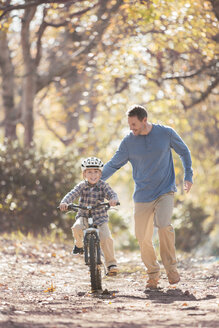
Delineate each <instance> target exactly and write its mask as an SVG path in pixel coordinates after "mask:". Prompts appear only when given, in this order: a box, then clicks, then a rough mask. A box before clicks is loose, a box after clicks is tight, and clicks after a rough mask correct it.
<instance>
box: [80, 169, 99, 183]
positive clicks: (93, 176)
mask: <svg viewBox="0 0 219 328" xmlns="http://www.w3.org/2000/svg"><path fill="white" fill-rule="evenodd" d="M101 175H102V172H101V171H100V170H98V169H86V170H85V171H84V179H86V180H87V181H88V182H89V183H90V184H96V183H97V182H98V181H99V180H100V178H101Z"/></svg>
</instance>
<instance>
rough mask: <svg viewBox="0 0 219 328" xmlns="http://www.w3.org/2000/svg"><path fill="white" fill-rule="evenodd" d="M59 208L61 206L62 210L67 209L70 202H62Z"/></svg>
mask: <svg viewBox="0 0 219 328" xmlns="http://www.w3.org/2000/svg"><path fill="white" fill-rule="evenodd" d="M59 208H60V210H61V211H67V209H68V204H67V203H61V204H60V205H59Z"/></svg>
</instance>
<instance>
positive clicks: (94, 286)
mask: <svg viewBox="0 0 219 328" xmlns="http://www.w3.org/2000/svg"><path fill="white" fill-rule="evenodd" d="M116 205H120V203H117V204H116ZM101 206H105V208H106V210H108V209H109V208H110V204H109V203H108V202H103V203H99V204H97V205H95V206H80V205H77V204H73V203H71V204H69V205H68V210H73V211H75V212H77V211H78V210H79V209H83V210H88V216H87V217H86V219H87V224H88V227H87V228H86V229H85V230H84V260H85V264H86V265H88V266H89V268H90V282H91V291H92V292H98V291H101V290H102V278H101V265H102V261H101V248H100V238H99V229H98V226H96V225H95V224H94V222H93V218H92V214H91V212H92V210H95V209H96V208H98V207H101Z"/></svg>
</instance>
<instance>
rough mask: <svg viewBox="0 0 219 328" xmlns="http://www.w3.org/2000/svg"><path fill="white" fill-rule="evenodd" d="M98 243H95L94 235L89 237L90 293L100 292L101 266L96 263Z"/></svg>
mask: <svg viewBox="0 0 219 328" xmlns="http://www.w3.org/2000/svg"><path fill="white" fill-rule="evenodd" d="M98 247H100V246H99V243H97V242H96V238H95V236H94V235H92V234H91V235H90V240H89V253H90V279H91V290H92V292H95V291H98V290H102V283H101V265H100V264H98V263H97V252H98Z"/></svg>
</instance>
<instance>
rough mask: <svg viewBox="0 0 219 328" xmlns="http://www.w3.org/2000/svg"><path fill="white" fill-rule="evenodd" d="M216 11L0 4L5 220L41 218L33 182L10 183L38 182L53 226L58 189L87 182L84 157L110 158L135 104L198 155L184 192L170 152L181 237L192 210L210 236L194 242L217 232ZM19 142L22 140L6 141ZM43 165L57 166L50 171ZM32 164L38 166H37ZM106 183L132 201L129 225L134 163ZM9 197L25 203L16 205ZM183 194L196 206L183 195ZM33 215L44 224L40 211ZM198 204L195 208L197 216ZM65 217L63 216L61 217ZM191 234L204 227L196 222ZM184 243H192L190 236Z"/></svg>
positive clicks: (73, 2) (150, 4) (127, 4)
mask: <svg viewBox="0 0 219 328" xmlns="http://www.w3.org/2000/svg"><path fill="white" fill-rule="evenodd" d="M218 8H219V6H218V1H217V0H209V1H207V0H206V1H202V0H196V1H191V0H178V1H177V0H169V1H164V0H145V1H140V0H139V1H137V0H133V1H131V0H108V1H106V0H97V1H89V0H86V1H85V0H69V1H67V0H65V1H64V0H63V1H43V0H31V1H27V0H24V1H9V0H6V1H1V4H0V72H1V73H0V83H1V99H0V108H1V109H2V110H1V112H0V119H1V122H0V137H1V143H2V147H3V149H4V152H2V153H1V162H0V163H1V170H2V171H1V187H2V188H1V192H2V194H1V196H2V197H1V206H2V207H1V212H2V213H4V215H3V214H2V215H3V216H2V217H4V218H5V219H4V220H5V221H4V222H8V223H9V222H12V220H13V219H12V218H14V221H15V222H16V224H17V223H18V222H22V220H25V222H26V223H25V224H24V230H25V229H26V230H28V229H31V224H32V223H33V222H35V221H34V220H35V219H31V220H30V216H29V215H30V214H29V212H28V211H29V210H30V212H31V211H32V210H31V209H30V208H31V205H30V204H32V203H31V202H32V200H31V201H28V204H29V205H28V204H26V205H25V206H26V207H25V206H24V207H25V209H24V208H23V209H22V210H21V207H22V205H21V204H22V202H23V201H25V199H26V200H27V199H28V193H29V191H28V192H27V193H25V192H24V193H23V196H22V197H23V198H19V197H21V194H22V193H20V192H18V191H14V193H13V192H12V190H11V189H13V187H15V186H16V185H17V188H18V189H20V188H21V189H20V190H23V189H25V188H27V185H28V183H27V181H30V180H31V181H32V182H33V185H32V186H31V187H30V188H32V191H34V190H36V191H37V194H36V195H37V196H35V197H36V199H35V200H36V202H35V201H34V202H33V204H34V205H35V206H37V207H39V208H43V206H42V203H44V205H46V203H45V202H47V200H48V202H49V205H48V210H47V211H46V212H47V214H48V213H50V214H51V217H50V214H48V216H47V219H45V220H44V223H45V227H50V226H51V223H53V222H56V223H54V224H57V217H58V215H59V214H55V213H54V209H55V208H56V205H57V202H59V200H60V196H61V194H62V195H63V194H65V193H66V192H67V191H68V190H69V187H70V185H71V186H73V185H74V183H75V182H76V181H77V178H79V179H80V173H79V172H80V171H79V170H78V162H79V158H81V157H85V156H89V155H94V154H95V155H96V156H100V157H101V158H102V159H103V160H104V161H107V160H108V159H110V157H111V155H112V154H113V153H114V151H115V150H116V148H117V146H118V144H119V142H120V140H121V138H122V137H123V136H124V135H125V133H126V132H127V131H128V127H127V123H126V117H125V112H126V110H127V108H128V107H129V106H131V105H133V104H134V103H139V104H142V105H144V106H146V107H147V108H148V111H149V119H150V120H151V121H153V122H154V123H161V124H166V125H170V126H172V127H173V128H175V129H176V130H177V131H178V132H179V134H180V135H181V136H182V137H183V139H184V140H185V141H186V143H187V145H188V146H189V148H190V150H191V153H192V159H193V167H194V182H195V184H194V187H193V190H192V192H191V194H190V195H189V196H185V195H184V194H183V190H182V178H183V170H182V166H181V163H180V160H179V158H178V157H177V156H174V160H175V165H176V180H177V186H178V193H177V195H176V197H177V199H176V205H177V207H176V214H175V215H176V216H177V217H176V220H178V221H177V227H178V229H181V232H182V234H184V230H183V229H184V228H185V222H187V219H185V215H184V214H183V213H185V212H186V213H190V214H189V220H190V222H191V223H192V222H193V223H194V221H193V220H195V222H196V221H197V222H198V224H199V227H200V229H202V231H204V232H205V233H204V232H203V234H205V235H206V236H207V238H204V239H203V238H202V239H201V240H199V241H198V242H197V243H194V242H191V247H190V249H192V248H195V247H197V245H200V244H201V243H202V241H205V242H206V241H208V240H215V238H216V237H215V236H217V235H218V233H219V228H218V223H219V217H218V215H219V214H218V213H219V211H218V189H219V188H218V185H219V182H218V179H217V177H218V162H219V158H218V140H219V138H218V129H219V127H218V119H219V118H218V82H219V74H218V42H219V32H218V16H219V9H218ZM13 140H14V141H15V144H14V145H10V142H11V141H13ZM9 145H10V148H9ZM15 145H16V146H15ZM13 147H15V148H13ZM16 147H19V148H16ZM22 148H23V149H24V154H23V155H22V156H24V155H25V156H27V157H28V156H30V158H29V159H27V158H26V159H25V160H24V161H23V159H22V157H21V158H19V154H20V152H22ZM18 149H19V150H18ZM29 152H30V153H29ZM38 153H39V154H38ZM40 153H41V155H40ZM54 154H55V155H54ZM70 155H71V156H70ZM11 156H12V157H11ZM32 156H36V158H35V157H34V159H32ZM37 156H38V157H37ZM40 156H41V157H40ZM54 156H55V158H54ZM9 157H10V158H9ZM17 157H18V158H17ZM12 158H13V160H12ZM39 158H41V161H39ZM46 158H47V159H46ZM48 158H50V159H48ZM62 159H63V161H62V165H59V166H58V167H55V169H54V161H56V162H57V163H60V161H61V160H62ZM26 160H28V161H29V169H28V170H29V171H28V173H27V166H26V165H25V164H24V163H25V161H26ZM43 162H45V163H49V164H47V165H48V170H49V172H47V173H45V176H44V175H43V173H42V172H44V171H43ZM65 162H66V164H65ZM9 163H10V164H9ZM16 163H19V164H16ZM52 163H53V164H52ZM69 163H71V165H70V164H69ZM16 165H18V167H17V168H16ZM57 165H58V164H57ZM9 168H10V170H9V172H8V176H6V175H5V174H6V173H5V169H9ZM33 169H35V170H36V172H38V173H36V174H35V175H33V173H31V170H33ZM13 170H14V171H13ZM50 170H51V171H50ZM66 170H67V171H68V174H67V175H68V178H67V177H66ZM61 171H63V176H62V177H61ZM6 172H7V170H6ZM24 172H26V173H25V174H27V177H26V178H24V175H25V174H24ZM40 173H42V175H43V177H42V176H41V179H42V180H43V181H44V179H46V176H48V181H47V182H46V184H45V188H44V187H40V186H41V182H40V184H39V185H36V181H41V180H40V179H38V178H37V176H38V174H40ZM2 174H3V175H2ZM17 174H18V175H20V178H19V183H18V182H16V181H17V180H16V176H17ZM29 174H30V175H29ZM69 174H70V175H72V178H70V177H69ZM22 176H23V178H22ZM3 177H4V178H3ZM65 177H66V178H65ZM70 180H71V181H70ZM9 181H11V182H9ZM58 181H62V182H58ZM69 181H70V182H71V183H70V184H69ZM109 181H110V182H111V184H112V185H113V186H114V188H115V189H116V190H117V192H118V193H119V196H120V198H121V203H122V204H125V205H123V206H121V210H120V214H121V216H122V217H123V218H124V221H125V222H126V224H127V225H128V226H130V227H131V229H132V225H133V222H132V204H131V195H132V192H133V183H132V180H131V170H130V166H129V165H127V166H126V167H124V168H123V169H121V170H120V171H119V172H118V173H117V174H115V176H113V177H112V178H111V179H110V180H109ZM37 183H38V182H37ZM46 185H47V186H48V190H47V189H46ZM55 185H56V186H57V187H55V188H52V187H53V186H55ZM49 186H50V187H49ZM22 188H23V189H22ZM50 188H51V189H50ZM59 189H60V190H61V192H58V190H59ZM51 190H53V191H52V192H51ZM47 193H49V194H50V195H51V197H52V198H51V199H50V198H49V197H47V196H46V194H47ZM53 193H54V194H53ZM18 194H19V195H20V196H19V197H18V196H17V195H18ZM8 195H10V196H8ZM15 195H16V196H15ZM52 195H53V196H52ZM10 197H11V202H13V201H14V199H15V198H16V202H15V201H14V203H15V204H18V203H19V206H18V205H16V206H17V207H16V206H15V205H13V206H11V205H10V201H9V199H10ZM187 198H189V200H190V201H191V203H188V202H185V199H187ZM52 199H53V201H52ZM43 200H44V201H43ZM7 202H8V203H7ZM127 204H129V205H128V206H127ZM183 204H185V205H183ZM46 206H47V205H46ZM182 206H184V208H183V209H181V207H182ZM18 207H19V208H20V210H19V211H20V212H19V213H20V214H19V215H18V216H17V211H18ZM187 207H189V210H188V208H187ZM179 209H181V210H180V211H179ZM25 211H26V212H25ZM44 212H45V209H43V210H42V213H44ZM27 213H28V214H27ZM34 213H35V215H36V218H37V217H38V218H39V222H40V220H41V218H40V217H41V216H42V213H41V212H37V211H35V212H34ZM36 213H38V214H36ZM193 213H199V215H198V216H196V218H195V219H194V215H193ZM200 213H202V214H200ZM199 216H200V221H199V220H198V217H199ZM6 217H7V219H6ZM10 217H11V219H10ZM25 217H26V218H27V219H25ZM177 218H178V219H177ZM202 218H203V219H202ZM19 220H20V221H19ZM28 220H29V221H28ZM27 221H28V222H29V223H28V224H27ZM31 222H32V223H31ZM61 222H64V221H63V220H62V218H60V222H59V223H58V226H59V225H61V224H62V223H61ZM47 223H48V224H47ZM16 224H15V225H14V227H16V228H17V227H18V226H19V225H16ZM9 226H11V225H10V224H9ZM39 226H41V225H40V224H39ZM206 227H211V229H208V228H206ZM34 229H36V227H35V228H34ZM190 231H192V233H194V234H195V233H196V232H197V229H196V227H195V224H191V226H190ZM117 233H118V232H117ZM177 236H179V234H178V235H177ZM177 238H179V237H177ZM180 238H181V237H180ZM189 239H190V238H189ZM177 245H178V247H179V248H181V249H183V250H185V247H184V246H183V244H182V243H180V242H179V243H178V244H177ZM217 247H218V246H217V245H216V246H215V243H214V249H215V248H217Z"/></svg>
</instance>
